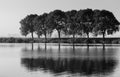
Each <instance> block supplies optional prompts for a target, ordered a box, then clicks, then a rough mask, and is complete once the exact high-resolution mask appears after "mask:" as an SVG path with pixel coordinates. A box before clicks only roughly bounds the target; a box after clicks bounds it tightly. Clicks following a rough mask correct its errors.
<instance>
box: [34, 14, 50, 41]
mask: <svg viewBox="0 0 120 77" xmlns="http://www.w3.org/2000/svg"><path fill="white" fill-rule="evenodd" d="M47 16H48V14H47V13H44V14H42V15H40V16H38V17H36V18H35V20H34V24H35V30H36V32H37V33H38V34H39V35H42V34H43V35H44V36H45V42H46V41H47V34H50V33H52V31H51V28H49V26H48V25H47Z"/></svg>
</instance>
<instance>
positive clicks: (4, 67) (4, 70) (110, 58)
mask: <svg viewBox="0 0 120 77" xmlns="http://www.w3.org/2000/svg"><path fill="white" fill-rule="evenodd" d="M119 61H120V46H112V45H109V46H105V47H104V46H79V45H77V46H72V45H69V44H67V45H66V44H62V45H61V46H60V47H59V45H58V44H47V46H46V45H45V44H7V43H6V44H4V43H3V44H0V77H119V76H120V63H119Z"/></svg>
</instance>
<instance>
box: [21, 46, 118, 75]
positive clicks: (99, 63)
mask: <svg viewBox="0 0 120 77" xmlns="http://www.w3.org/2000/svg"><path fill="white" fill-rule="evenodd" d="M88 49H89V51H90V48H86V51H87V53H85V54H86V55H85V56H88V57H87V58H85V57H81V55H79V54H78V55H79V56H78V55H77V57H76V55H74V54H73V55H72V58H70V57H67V56H66V57H62V56H61V55H59V56H58V57H57V58H54V57H53V56H49V57H48V54H47V53H49V54H50V53H53V52H49V49H47V51H46V52H45V54H43V51H40V52H42V53H40V52H39V54H38V53H36V51H34V52H33V53H36V54H37V55H45V56H44V57H40V56H39V57H36V58H35V57H23V58H21V63H22V65H23V66H24V67H26V68H27V69H28V70H31V71H38V70H42V71H50V72H51V73H54V74H60V73H63V72H66V73H69V74H77V73H80V74H82V75H93V74H96V75H101V74H102V75H106V74H110V73H112V72H113V71H114V69H115V66H116V64H117V61H116V60H115V58H113V57H107V59H106V55H107V56H108V54H103V56H102V58H99V57H97V56H96V57H94V58H91V56H90V55H91V52H88ZM42 50H43V49H42ZM52 50H54V49H52ZM76 50H77V49H76ZM103 50H104V49H103ZM107 50H108V51H109V49H107ZM58 51H59V49H58ZM71 51H72V50H71ZM71 51H70V52H71ZM94 51H96V49H95V50H94ZM113 51H114V49H113ZM72 52H73V51H72ZM76 52H77V51H76ZM76 52H75V53H76ZM110 52H112V51H110ZM81 53H82V52H81ZM101 53H102V51H101ZM106 53H108V52H106ZM24 54H27V53H24ZM46 54H47V55H46ZM58 54H60V53H58ZM64 54H68V53H64ZM88 54H89V55H88ZM70 56H71V55H70ZM73 56H74V57H73ZM110 56H111V54H110Z"/></svg>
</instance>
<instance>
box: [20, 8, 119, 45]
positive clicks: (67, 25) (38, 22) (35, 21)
mask: <svg viewBox="0 0 120 77" xmlns="http://www.w3.org/2000/svg"><path fill="white" fill-rule="evenodd" d="M20 24H21V27H20V30H21V34H22V35H24V36H27V35H28V34H29V33H31V36H32V39H33V40H34V36H33V33H36V34H37V36H38V38H40V36H42V35H44V36H45V40H46V41H45V42H47V35H50V36H51V35H52V33H53V32H54V30H56V31H57V32H58V38H59V39H58V40H59V42H61V34H65V35H67V36H72V38H73V39H72V42H73V43H74V42H75V36H82V35H86V36H87V41H86V43H88V42H89V35H90V34H92V35H94V36H98V35H102V36H103V41H102V43H104V41H105V35H110V34H113V33H115V32H117V31H119V25H120V23H119V21H118V20H117V19H116V18H115V16H114V14H113V13H112V12H110V11H108V10H98V9H96V10H92V9H82V10H70V11H62V10H54V11H51V12H49V13H43V14H41V15H37V14H30V15H27V16H26V17H25V18H23V19H22V20H21V21H20Z"/></svg>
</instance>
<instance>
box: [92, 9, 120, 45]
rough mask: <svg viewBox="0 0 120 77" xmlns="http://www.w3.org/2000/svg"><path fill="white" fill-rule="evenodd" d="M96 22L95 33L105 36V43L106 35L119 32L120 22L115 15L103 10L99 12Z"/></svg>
mask: <svg viewBox="0 0 120 77" xmlns="http://www.w3.org/2000/svg"><path fill="white" fill-rule="evenodd" d="M98 13H99V14H98V15H97V16H96V19H95V21H94V25H95V27H94V31H95V32H97V33H98V34H102V35H103V43H104V42H105V35H106V34H108V35H110V34H113V33H114V32H116V31H119V25H120V23H119V21H118V20H117V19H116V18H115V17H114V15H113V13H112V12H110V11H107V10H101V11H99V12H98Z"/></svg>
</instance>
